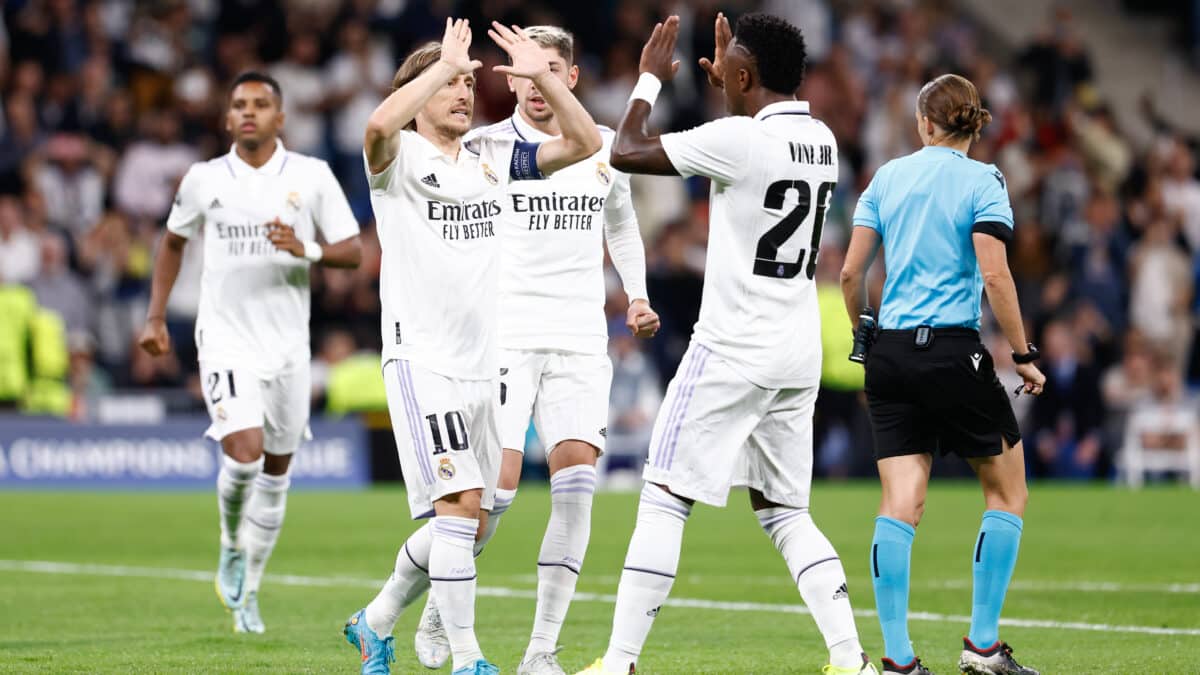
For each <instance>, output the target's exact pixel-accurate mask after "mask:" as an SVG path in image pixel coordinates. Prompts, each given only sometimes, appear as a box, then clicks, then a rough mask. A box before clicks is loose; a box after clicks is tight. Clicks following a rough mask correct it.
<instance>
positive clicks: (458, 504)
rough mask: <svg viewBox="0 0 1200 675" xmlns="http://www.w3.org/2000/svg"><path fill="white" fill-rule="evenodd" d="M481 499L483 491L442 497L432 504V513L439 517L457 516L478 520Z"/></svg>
mask: <svg viewBox="0 0 1200 675" xmlns="http://www.w3.org/2000/svg"><path fill="white" fill-rule="evenodd" d="M482 499H483V490H478V489H476V490H463V491H462V492H455V493H453V494H448V495H445V496H443V497H442V498H441V499H439V500H437V502H436V503H435V504H434V511H435V512H436V513H437V514H438V515H439V516H457V517H459V518H478V517H479V505H480V502H481V501H482Z"/></svg>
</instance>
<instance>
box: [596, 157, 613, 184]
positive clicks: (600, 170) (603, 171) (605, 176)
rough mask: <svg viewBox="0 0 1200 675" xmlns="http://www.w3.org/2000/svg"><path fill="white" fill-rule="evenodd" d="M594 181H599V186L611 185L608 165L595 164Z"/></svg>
mask: <svg viewBox="0 0 1200 675" xmlns="http://www.w3.org/2000/svg"><path fill="white" fill-rule="evenodd" d="M596 180H598V181H600V184H601V185H611V184H612V174H611V173H609V170H608V165H607V164H605V163H604V162H596Z"/></svg>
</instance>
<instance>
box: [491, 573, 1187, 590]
mask: <svg viewBox="0 0 1200 675" xmlns="http://www.w3.org/2000/svg"><path fill="white" fill-rule="evenodd" d="M492 578H493V579H496V578H501V579H507V580H508V581H511V582H513V583H519V584H520V583H525V584H536V583H537V581H538V578H537V575H536V574H509V575H502V576H499V577H496V576H493V577H492ZM786 579H787V577H783V576H780V577H774V578H771V577H739V576H714V575H701V574H689V575H684V576H680V577H678V578H677V579H676V582H680V581H682V582H686V583H689V584H697V585H700V584H717V583H721V584H725V583H732V584H739V585H743V586H780V587H782V586H786V585H787V581H786ZM865 579H866V578H865V577H862V578H860V579H855V578H853V577H851V578H850V580H851V581H863V580H865ZM619 580H620V577H619V576H616V575H612V574H600V575H593V574H589V575H587V577H586V581H588V582H589V583H593V584H606V585H614V584H616V583H617V582H618V581H619ZM972 585H973V582H972V581H971V580H970V579H943V580H940V581H919V580H918V581H914V582H912V587H913V588H931V589H935V590H962V589H966V588H971V587H972ZM1008 590H1009V592H1012V591H1019V592H1024V591H1032V592H1038V593H1044V592H1047V591H1049V592H1071V593H1074V592H1082V593H1097V592H1099V593H1185V594H1200V583H1160V584H1147V583H1134V584H1127V583H1122V582H1117V581H1065V582H1061V581H1033V580H1024V579H1017V580H1014V581H1013V582H1012V583H1011V584H1010V585H1009V587H1008Z"/></svg>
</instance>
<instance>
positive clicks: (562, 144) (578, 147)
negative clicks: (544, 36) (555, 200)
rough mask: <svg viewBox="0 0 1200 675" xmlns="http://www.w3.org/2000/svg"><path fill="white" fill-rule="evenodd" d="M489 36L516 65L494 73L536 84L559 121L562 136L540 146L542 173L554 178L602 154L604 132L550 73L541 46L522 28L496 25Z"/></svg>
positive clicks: (565, 87)
mask: <svg viewBox="0 0 1200 675" xmlns="http://www.w3.org/2000/svg"><path fill="white" fill-rule="evenodd" d="M488 36H489V37H491V38H492V41H493V42H495V43H496V44H497V45H499V46H500V48H501V49H503V50H504V51H505V52H507V53H508V58H509V60H510V61H511V62H512V65H500V66H495V67H493V68H492V70H494V71H495V72H497V73H503V74H505V75H509V76H512V77H523V78H526V79H529V80H532V81H533V83H534V85H536V86H537V89H538V91H539V92H541V94H542V97H543V98H545V99H546V104H547V105H549V106H550V109H551V110H553V111H554V117H555V119H557V120H558V125H559V128H560V129H561V131H562V135H561V136H560V137H558V138H555V139H553V140H550V141H546V142H545V143H542V144H541V145H540V146H538V151H537V165H538V170H539V171H541V172H542V173H543V174H551V173H554V172H555V171H558V170H559V169H562V168H564V167H568V166H570V165H572V164H574V163H576V162H578V161H580V160H583V159H586V158H588V157H591V156H592V155H594V154H596V153H597V152H599V151H600V147H601V145H602V143H603V141H602V139H601V138H600V129H598V128H597V127H596V122H595V120H593V119H592V116H591V115H589V114H588V111H587V110H585V109H584V108H583V104H582V103H580V102H579V99H577V98H575V95H574V94H572V93H571V90H570V88H568V87H567V85H566V83H565V82H563V81H562V80H560V79H559V78H558V77H556V76H555V75H554V73H552V72H551V71H550V62H549V61H548V60H547V59H546V54H545V53H544V52H543V51H542V48H541V46H539V45H538V44H537V43H536V42H534V41H533V40H531V39H530V38H529V36H528V35H526V34H525V31H524V30H522V29H521V27H520V26H512V27H511V28H508V27H506V26H503V25H501V24H500V23H498V22H495V21H493V22H492V28H491V29H490V30H488Z"/></svg>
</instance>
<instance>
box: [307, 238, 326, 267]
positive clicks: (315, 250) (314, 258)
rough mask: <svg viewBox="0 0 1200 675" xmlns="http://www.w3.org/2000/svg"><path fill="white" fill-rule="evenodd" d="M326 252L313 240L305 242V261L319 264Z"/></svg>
mask: <svg viewBox="0 0 1200 675" xmlns="http://www.w3.org/2000/svg"><path fill="white" fill-rule="evenodd" d="M324 254H325V252H324V251H322V250H321V245H320V244H318V243H317V242H315V241H312V240H311V239H309V240H305V242H304V259H305V260H307V261H309V262H318V261H319V260H321V256H322V255H324Z"/></svg>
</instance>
